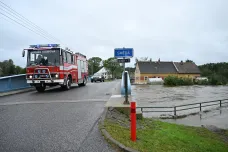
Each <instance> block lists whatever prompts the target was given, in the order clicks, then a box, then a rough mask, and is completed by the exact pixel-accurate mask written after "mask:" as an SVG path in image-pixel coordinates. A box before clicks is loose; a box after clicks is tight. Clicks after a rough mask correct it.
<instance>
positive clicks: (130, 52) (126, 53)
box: [114, 48, 134, 58]
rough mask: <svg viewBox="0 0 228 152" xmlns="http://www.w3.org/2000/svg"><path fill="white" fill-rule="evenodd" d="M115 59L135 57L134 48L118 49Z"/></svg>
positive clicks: (115, 52)
mask: <svg viewBox="0 0 228 152" xmlns="http://www.w3.org/2000/svg"><path fill="white" fill-rule="evenodd" d="M114 56H115V58H132V57H133V56H134V49H133V48H116V49H115V50H114Z"/></svg>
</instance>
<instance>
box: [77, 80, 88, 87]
mask: <svg viewBox="0 0 228 152" xmlns="http://www.w3.org/2000/svg"><path fill="white" fill-rule="evenodd" d="M86 83H87V79H86V78H84V80H83V83H81V84H79V86H86Z"/></svg>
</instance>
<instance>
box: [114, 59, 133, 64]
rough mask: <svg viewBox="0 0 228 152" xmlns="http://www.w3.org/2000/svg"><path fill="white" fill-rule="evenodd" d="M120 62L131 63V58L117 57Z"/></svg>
mask: <svg viewBox="0 0 228 152" xmlns="http://www.w3.org/2000/svg"><path fill="white" fill-rule="evenodd" d="M117 61H118V62H119V63H129V62H130V61H131V60H130V59H117Z"/></svg>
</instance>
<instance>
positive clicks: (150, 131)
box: [104, 119, 228, 152]
mask: <svg viewBox="0 0 228 152" xmlns="http://www.w3.org/2000/svg"><path fill="white" fill-rule="evenodd" d="M138 126H140V127H139V129H137V142H135V143H134V142H131V140H130V129H129V127H124V125H121V124H119V123H116V122H114V121H110V120H109V119H106V120H105V121H104V127H105V129H106V130H107V131H108V132H109V133H110V135H111V136H112V137H113V138H114V139H116V140H117V141H119V142H121V143H122V144H124V145H125V146H127V147H130V148H133V149H135V150H138V151H142V152H228V143H225V141H223V140H222V138H221V137H220V136H219V135H218V134H215V133H213V132H211V131H209V130H207V129H206V128H202V127H190V126H184V125H177V124H171V123H167V122H161V121H159V120H153V119H144V120H138V121H137V127H138ZM226 133H227V132H226Z"/></svg>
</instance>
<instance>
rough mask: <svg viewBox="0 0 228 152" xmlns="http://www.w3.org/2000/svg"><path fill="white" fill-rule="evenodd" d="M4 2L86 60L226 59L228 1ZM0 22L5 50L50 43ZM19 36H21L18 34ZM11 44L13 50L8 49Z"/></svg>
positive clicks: (17, 59)
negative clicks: (116, 53)
mask: <svg viewBox="0 0 228 152" xmlns="http://www.w3.org/2000/svg"><path fill="white" fill-rule="evenodd" d="M4 2H5V3H7V4H9V5H11V6H12V8H15V9H16V10H17V11H18V12H20V13H21V14H23V15H24V16H26V17H27V18H29V19H30V20H31V21H33V22H35V23H36V24H37V25H39V26H40V27H42V28H44V29H45V30H47V31H48V32H50V33H51V34H52V35H54V36H55V37H57V38H58V39H60V40H61V41H63V42H64V43H67V44H69V46H71V47H73V48H74V49H75V51H79V52H82V53H84V54H86V55H87V56H88V57H92V56H100V57H102V58H103V59H106V58H108V57H111V56H113V50H114V48H116V47H133V48H134V50H135V56H137V57H142V56H148V57H151V58H152V59H153V60H157V59H158V58H161V60H169V61H171V60H172V61H180V60H185V59H187V58H189V59H192V60H194V61H195V62H196V63H197V64H203V63H208V62H220V61H227V58H228V52H227V49H228V45H227V43H228V10H227V8H226V7H227V6H228V1H226V0H217V1H214V0H201V1H198V0H185V1H183V0H182V1H181V0H172V1H170V0H164V1H155V0H144V1H132V0H125V1H122V0H115V1H106V0H94V1H89V0H84V1H74V0H68V1H60V0H57V1H54V0H53V1H44V0H40V1H37V2H31V1H29V0H23V1H20V2H15V1H13V0H11V1H9V0H5V1H4ZM26 5H27V6H26ZM34 6H36V8H34ZM0 20H1V17H0ZM1 21H2V22H3V23H1V24H2V25H4V26H5V27H4V29H2V28H0V33H1V37H2V38H3V39H5V40H4V41H2V43H0V44H1V45H0V48H1V49H3V50H6V51H9V50H10V51H12V52H14V53H15V54H19V56H20V54H21V52H20V51H19V52H18V50H20V49H21V48H23V47H25V46H26V45H29V44H30V43H42V42H48V41H46V40H44V39H42V38H41V37H39V36H36V35H35V34H34V35H32V37H31V34H30V33H29V32H27V31H26V30H24V29H23V28H21V27H19V26H15V25H14V26H13V25H11V23H7V22H5V21H4V20H1ZM17 30H19V31H20V32H16V33H15V31H17ZM1 37H0V38H1ZM9 37H10V38H9ZM9 44H13V47H8V45H9ZM16 50H17V51H16ZM4 58H8V56H7V54H4V55H2V56H1V60H2V59H4ZM14 59H15V60H16V61H15V62H16V63H18V64H24V63H25V62H21V60H22V59H21V58H20V59H19V57H18V56H17V55H15V56H14ZM133 61H134V59H132V62H131V64H129V65H133Z"/></svg>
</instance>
